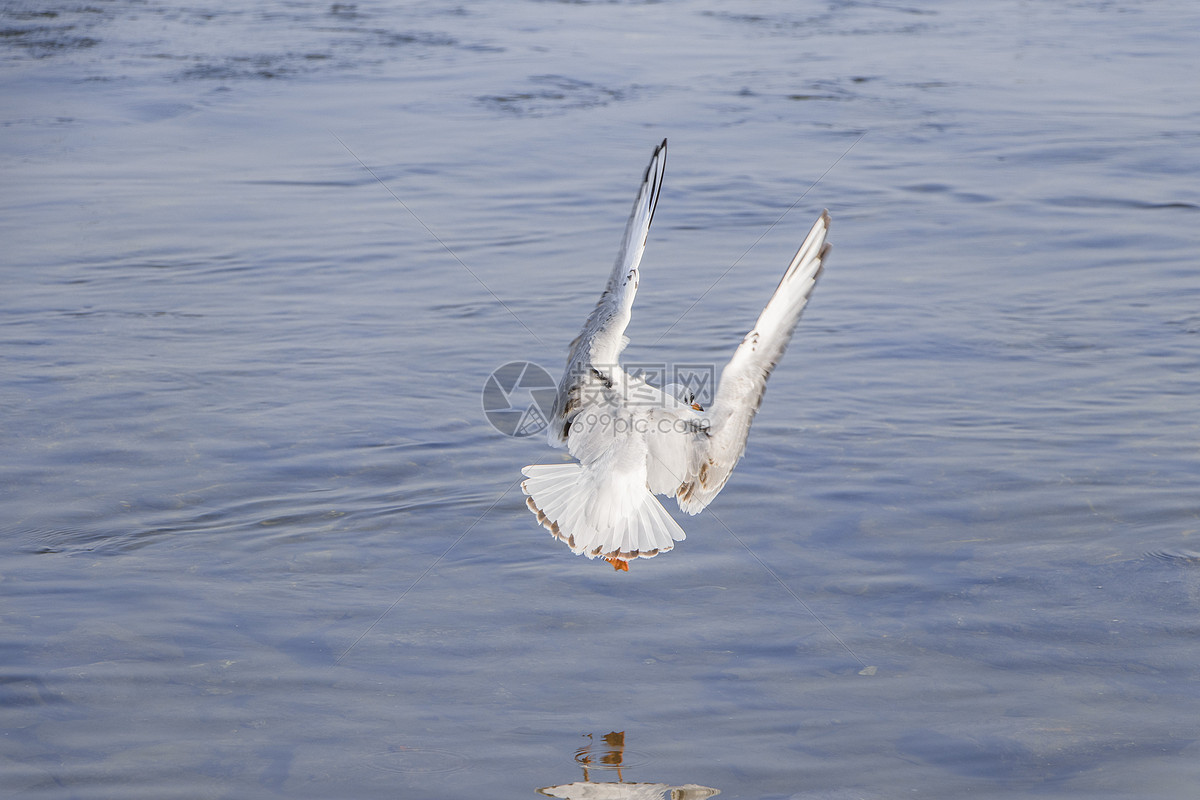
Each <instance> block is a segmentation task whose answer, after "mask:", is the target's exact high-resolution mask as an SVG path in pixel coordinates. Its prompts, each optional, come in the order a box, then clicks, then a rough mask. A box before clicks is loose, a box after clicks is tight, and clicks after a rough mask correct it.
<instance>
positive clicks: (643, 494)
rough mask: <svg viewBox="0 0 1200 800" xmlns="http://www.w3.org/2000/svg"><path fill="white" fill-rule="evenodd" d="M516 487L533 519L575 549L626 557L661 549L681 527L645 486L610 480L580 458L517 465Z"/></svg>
mask: <svg viewBox="0 0 1200 800" xmlns="http://www.w3.org/2000/svg"><path fill="white" fill-rule="evenodd" d="M522 473H523V474H524V475H525V478H526V479H525V481H524V482H522V483H521V490H522V491H523V492H525V494H526V495H528V497H527V499H526V505H528V506H529V510H530V511H532V512H533V513H534V514H536V515H537V518H538V522H540V523H541V524H542V526H543V527H545V528H546V530H548V531H550V533H552V534H553V535H554V537H555V538H557V539H559V540H560V541H562V542H564V543H565V544H566V545H567V546H568V547H570V548H571V552H573V553H575V554H577V555H578V554H580V553H582V554H583V555H586V556H587V557H588V558H598V557H600V558H616V559H621V560H625V561H628V560H630V559H634V558H638V557H641V558H650V557H652V556H655V555H658V554H659V553H665V552H667V551H668V550H670V549H671V548H673V547H674V546H675V542H679V541H683V539H684V535H685V534H684V532H683V529H682V528H680V527H679V525H678V523H676V522H675V520H674V519H672V518H671V515H670V514H668V513H667V510H666V509H665V508H663V506H662V503H660V502H658V498H656V497H655V496H654V495H652V494H651V493H650V491H649V489H647V488H646V487H645V486H642V487H640V491H637V490H636V489H637V487H633V488H634V489H635V490H634V491H629V489H630V487H624V486H615V485H612V483H611V481H604V480H603V479H600V480H598V479H597V476H596V475H595V473H594V472H592V471H589V470H587V469H585V468H584V467H583V466H581V465H580V464H574V463H573V464H536V465H534V466H530V467H526V468H525V469H523V470H522Z"/></svg>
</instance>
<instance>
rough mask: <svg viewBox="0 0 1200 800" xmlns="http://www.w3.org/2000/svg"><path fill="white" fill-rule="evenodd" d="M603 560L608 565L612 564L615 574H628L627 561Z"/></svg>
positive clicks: (617, 559)
mask: <svg viewBox="0 0 1200 800" xmlns="http://www.w3.org/2000/svg"><path fill="white" fill-rule="evenodd" d="M604 560H605V561H607V562H608V563H610V564H612V565H613V569H615V570H616V571H617V572H629V562H628V561H623V560H621V559H619V558H606V559H604Z"/></svg>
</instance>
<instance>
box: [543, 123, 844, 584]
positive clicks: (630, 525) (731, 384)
mask: <svg viewBox="0 0 1200 800" xmlns="http://www.w3.org/2000/svg"><path fill="white" fill-rule="evenodd" d="M666 160H667V140H666V139H663V141H662V143H661V144H660V145H659V146H658V147H657V148H655V150H654V155H653V156H652V157H651V159H650V164H649V166H647V167H646V173H645V175H644V176H643V178H642V185H641V189H640V190H639V191H638V195H637V200H636V201H634V204H633V213H632V214H630V216H629V221H628V222H627V223H626V225H625V235H624V237H623V238H622V240H621V249H620V251H619V252H618V254H617V261H616V265H615V266H614V267H613V271H612V274H611V275H610V276H609V278H608V284H607V285H606V286H605V287H604V292H603V293H602V294H601V295H600V302H599V303H597V304H596V308H595V309H593V311H592V313H591V314H590V315H589V316H588V318H587V322H585V323H584V325H583V330H582V331H581V332H580V334H579V336H577V337H576V338H575V340H574V341H573V342H572V343H571V351H570V355H569V356H568V358H567V368H566V371H565V373H564V374H563V377H562V380H561V382H560V383H559V386H558V394H557V399H556V401H555V405H554V411H553V413H552V415H551V417H550V420H549V428H548V431H547V433H548V438H549V440H550V444H551V446H553V447H560V448H561V447H564V446H565V447H566V449H567V451H568V452H569V453H570V454H571V456H573V457H574V459H575V460H574V461H572V462H570V463H561V464H535V465H532V466H528V467H525V468H524V469H523V470H522V471H521V472H522V474H523V475H524V476H525V480H524V481H523V482H522V483H521V489H522V490H523V491H524V493H525V495H526V500H525V502H526V505H527V506H528V507H529V510H530V511H532V512H533V513H534V514H535V515H536V516H537V520H538V522H539V523H541V525H542V526H543V527H545V528H546V529H547V530H549V531H550V533H551V534H553V535H554V537H555V538H557V539H559V540H560V541H562V542H564V543H565V544H567V546H569V547H570V548H571V551H572V552H573V553H575V554H576V555H581V554H582V555H586V556H587V557H588V558H589V559H594V558H603V559H605V560H606V561H608V562H609V563H610V564H612V565H613V567H614V568H615V569H617V570H624V571H627V570H628V569H629V562H630V561H631V560H633V559H636V558H651V557H653V556H656V555H658V554H659V553H665V552H667V551H668V550H671V549H672V548H673V547H674V546H675V542H680V541H683V539H684V537H685V534H684V532H683V529H682V528H681V527H679V524H678V523H677V522H676V521H675V520H674V519H673V518H672V517H671V515H670V514H669V513H668V512H667V510H666V509H665V508H664V507H663V505H662V503H661V502H659V500H658V498H656V497H655V495H667V496H670V495H674V497H675V499H676V501H677V502H678V503H679V508H680V509H681V510H682V511H684V512H685V513H687V514H692V515H694V514H698V513H700V512H701V511H703V510H704V509H705V508H706V507H707V506H708V505H709V503H711V502H712V501H713V498H715V497H716V496H717V494H718V493H720V491H721V489H722V488H723V487H724V486H725V482H726V481H728V480H729V475H730V473H731V472H733V468H734V467H735V466H736V465H737V463H738V461H739V460H740V459H741V457H742V454H743V453H744V452H745V450H746V437H747V435H748V434H749V433H750V423H751V422H752V421H753V420H754V415H755V414H756V413H757V412H758V407H759V405H760V404H761V403H762V397H763V392H764V391H765V390H766V387H767V378H768V377H770V375H771V370H773V369H774V368H775V365H776V364H777V363H778V362H779V359H780V358H781V357H782V356H783V351H784V350H785V349H786V348H787V345H788V341H789V340H790V339H791V337H792V331H793V330H794V329H795V327H796V323H797V322H799V320H800V313H801V312H802V311H803V310H804V306H805V305H806V304H807V303H808V298H809V295H811V294H812V291H813V288H814V287H815V286H816V282H817V278H819V277H820V275H821V271H822V268H823V265H824V262H825V257H826V256H827V255H828V253H829V245H828V244H826V243H825V235H826V233H827V232H828V231H829V212H828V211H823V212H822V213H821V216H820V217H819V218H818V219H817V221H816V223H815V224H814V225H813V226H812V230H810V231H809V232H808V235H807V236H806V237H805V239H804V244H802V245H800V249H799V250H798V251H797V252H796V256H795V257H794V258H793V259H792V262H791V263H790V264H788V268H787V270H786V271H785V272H784V274H783V278H782V280H780V282H779V286H778V287H777V288H776V289H775V293H774V294H773V295H771V299H770V300H769V301H768V302H767V305H766V307H765V308H764V309H763V310H762V313H761V314H760V315H759V317H758V321H757V322H756V323H755V324H754V328H753V329H752V330H751V331H750V332H749V333H747V334H746V336H745V338H744V339H742V343H741V345H739V346H738V348H737V350H736V351H734V354H733V358H732V359H730V361H729V363H728V364H727V365H726V366H725V368H724V369H723V370H722V372H721V379H720V382H719V384H718V386H717V393H716V396H715V397H714V399H713V402H712V405H711V407H710V408H708V409H707V410H706V409H704V408H702V407H701V405H700V404H699V403H696V402H695V398H694V397H693V396H692V395H691V394H690V393H688V392H687V390H686V389H685V388H683V387H679V386H675V385H671V386H667V387H665V388H664V389H659V388H656V387H654V386H651V385H649V384H648V383H647V381H646V378H645V377H644V376H643V375H640V374H639V375H630V374H628V373H627V372H625V370H623V369H622V368H621V365H620V356H621V351H622V350H624V349H625V345H627V344H628V343H629V339H628V337H626V336H625V328H626V326H627V325H628V324H629V319H630V316H631V313H632V308H633V298H634V295H635V294H636V293H637V288H638V281H639V279H640V277H641V272H640V269H639V267H640V264H641V262H642V253H643V252H644V251H645V249H646V237H647V234H648V233H649V231H650V222H651V220H653V219H654V209H655V208H656V207H657V206H658V197H659V193H660V192H661V191H662V183H663V170H664V167H665V166H666Z"/></svg>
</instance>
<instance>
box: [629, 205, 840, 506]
mask: <svg viewBox="0 0 1200 800" xmlns="http://www.w3.org/2000/svg"><path fill="white" fill-rule="evenodd" d="M828 231H829V212H828V211H823V212H822V213H821V217H820V218H819V219H818V220H817V222H816V224H815V225H813V227H812V230H810V231H809V232H808V236H807V237H805V239H804V244H802V245H801V246H800V249H799V250H798V251H797V252H796V256H795V258H793V259H792V263H791V264H789V265H788V268H787V271H786V272H785V273H784V274H783V279H782V280H780V282H779V286H778V288H776V289H775V293H774V294H773V295H772V296H771V299H770V301H768V302H767V305H766V308H764V309H763V310H762V313H761V314H759V317H758V322H756V323H755V325H754V328H753V330H751V331H750V332H749V333H748V334H746V338H745V339H743V340H742V343H741V345H740V346H739V347H738V349H737V351H736V352H735V353H734V354H733V358H732V359H731V360H730V362H729V363H728V364H727V365H726V366H725V369H724V370H723V371H722V372H721V382H720V384H719V385H718V387H717V396H716V398H714V400H713V405H712V409H711V410H710V411H709V412H708V413H707V414H704V415H702V416H704V417H706V418H707V431H706V432H704V433H695V434H688V435H686V436H681V437H669V438H668V439H667V440H661V439H660V440H657V441H656V442H654V443H652V447H653V445H654V444H656V443H658V441H662V442H663V444H662V445H661V447H662V450H661V452H660V453H658V454H657V461H658V463H659V464H660V465H661V466H662V467H663V468H665V467H671V468H673V469H683V470H684V474H683V475H681V476H680V477H681V478H682V479H681V480H680V481H679V485H678V488H677V489H676V490H675V496H676V499H677V500H678V501H679V507H680V508H681V509H683V510H684V511H686V512H687V513H689V514H697V513H699V512H700V511H702V510H704V508H705V506H707V505H708V504H709V503H710V502H711V501H712V499H713V498H714V497H716V496H717V494H718V493H719V492H720V491H721V489H722V487H724V486H725V482H726V481H727V480H729V474H730V473H731V472H733V468H734V467H735V466H736V465H737V463H738V461H739V460H740V459H741V457H742V453H744V452H745V450H746V436H747V435H748V434H749V433H750V423H751V422H753V420H754V415H755V414H756V413H758V407H759V405H760V404H761V403H762V397H763V392H764V391H766V388H767V378H769V377H770V376H771V370H773V369H774V368H775V365H776V364H777V363H779V359H780V358H782V356H783V352H784V350H786V349H787V346H788V342H789V341H790V340H791V338H792V331H793V330H794V329H795V327H796V323H797V322H799V321H800V314H801V312H802V311H804V306H805V305H806V304H807V303H808V298H809V296H810V295H811V294H812V291H813V288H814V287H815V286H816V284H817V278H819V277H820V276H821V271H822V269H823V266H824V261H825V256H826V254H828V252H829V245H828V244H826V243H825V235H826V233H828ZM681 451H682V452H681ZM652 455H654V453H653V450H652Z"/></svg>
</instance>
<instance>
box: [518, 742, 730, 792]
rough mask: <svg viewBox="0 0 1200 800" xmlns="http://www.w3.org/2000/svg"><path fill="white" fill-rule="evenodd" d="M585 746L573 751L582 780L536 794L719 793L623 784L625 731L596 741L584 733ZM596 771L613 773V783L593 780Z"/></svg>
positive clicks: (700, 788) (701, 788) (688, 786)
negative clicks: (581, 769)
mask: <svg viewBox="0 0 1200 800" xmlns="http://www.w3.org/2000/svg"><path fill="white" fill-rule="evenodd" d="M587 738H588V740H589V741H588V744H586V745H584V746H583V747H581V748H579V749H578V750H576V751H575V761H576V762H577V763H578V764H579V765H580V766H581V767H583V780H582V781H576V782H575V783H564V784H562V785H561V786H545V787H542V788H541V789H538V794H542V795H545V796H546V797H560V798H562V800H704V798H707V797H712V796H713V795H716V794H720V793H721V792H720V790H718V789H711V788H709V787H707V786H698V785H696V784H694V783H688V784H684V785H683V786H672V785H671V784H668V783H642V782H634V781H630V782H626V781H625V775H624V771H625V770H626V769H629V768H631V767H632V766H634V765H627V764H625V732H624V731H620V732H616V731H614V732H612V733H606V734H604V736H602V737H601V741H600V742H595V741H593V739H592V735H591V734H590V733H589V734H587ZM596 771H608V772H615V773H616V775H617V780H616V781H615V782H613V781H593V780H592V773H593V772H596Z"/></svg>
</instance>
